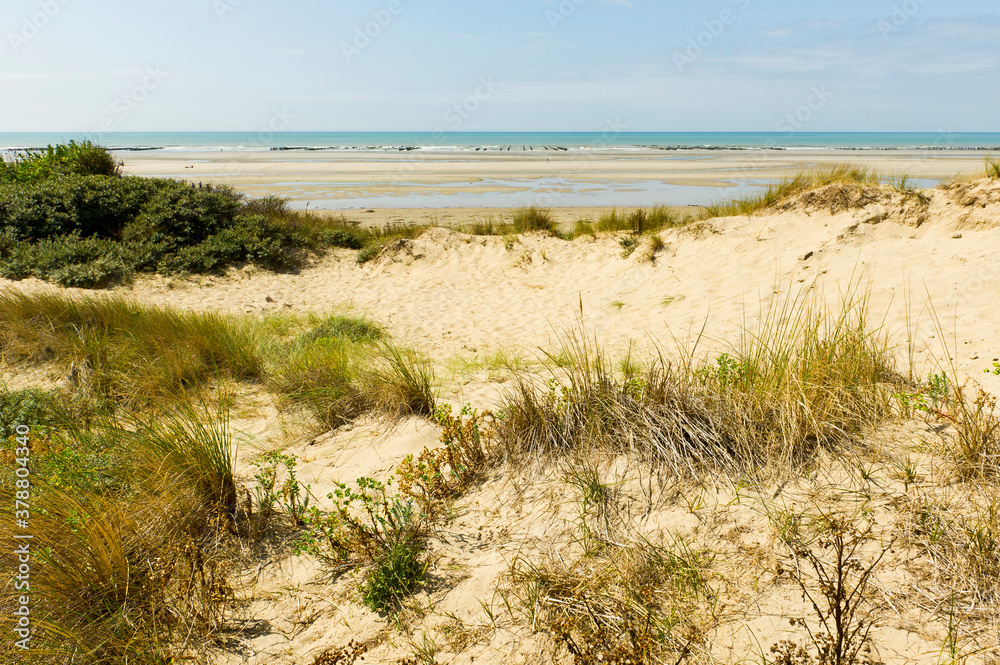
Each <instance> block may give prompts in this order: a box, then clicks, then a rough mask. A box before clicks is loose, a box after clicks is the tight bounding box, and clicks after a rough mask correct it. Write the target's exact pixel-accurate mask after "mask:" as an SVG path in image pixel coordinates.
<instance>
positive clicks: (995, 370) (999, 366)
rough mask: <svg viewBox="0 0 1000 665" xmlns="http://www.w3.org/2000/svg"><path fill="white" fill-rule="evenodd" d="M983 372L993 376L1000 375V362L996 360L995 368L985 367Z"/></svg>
mask: <svg viewBox="0 0 1000 665" xmlns="http://www.w3.org/2000/svg"><path fill="white" fill-rule="evenodd" d="M983 374H992V375H993V376H1000V362H994V363H993V369H984V370H983Z"/></svg>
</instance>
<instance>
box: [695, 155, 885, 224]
mask: <svg viewBox="0 0 1000 665" xmlns="http://www.w3.org/2000/svg"><path fill="white" fill-rule="evenodd" d="M880 182H881V178H880V177H879V175H878V174H877V173H875V172H874V171H872V170H871V169H868V168H865V167H859V166H853V165H850V164H840V165H837V166H833V167H830V168H820V169H813V170H810V171H803V172H801V173H798V174H796V175H794V176H792V177H791V178H785V179H783V180H781V181H780V182H777V183H773V184H771V185H768V186H767V188H766V189H764V190H763V191H762V192H760V193H758V194H751V195H749V196H747V197H745V198H741V199H736V200H733V201H728V202H725V203H715V204H712V205H710V206H707V207H706V208H705V211H704V213H703V216H704V217H705V218H712V217H733V216H736V215H752V214H754V213H758V212H760V211H762V210H766V209H768V208H771V207H773V206H775V205H777V204H778V203H780V202H782V201H785V200H787V199H789V198H791V197H793V196H797V195H799V194H803V193H805V192H808V191H812V190H814V189H819V188H820V187H826V186H828V185H847V186H852V187H857V186H860V187H878V186H879V184H880Z"/></svg>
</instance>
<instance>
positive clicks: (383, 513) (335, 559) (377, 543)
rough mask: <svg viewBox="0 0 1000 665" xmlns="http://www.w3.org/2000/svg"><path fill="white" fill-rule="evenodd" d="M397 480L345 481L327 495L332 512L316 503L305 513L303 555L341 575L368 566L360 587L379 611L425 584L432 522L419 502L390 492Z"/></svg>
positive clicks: (367, 602)
mask: <svg viewBox="0 0 1000 665" xmlns="http://www.w3.org/2000/svg"><path fill="white" fill-rule="evenodd" d="M392 481H393V479H392V478H390V479H389V481H388V482H386V483H381V482H379V481H377V480H374V479H372V478H359V479H358V480H357V487H358V489H357V490H352V489H351V488H350V487H348V486H347V485H346V484H344V483H341V484H340V485H339V487H338V489H337V490H335V491H334V492H331V493H330V494H328V495H327V498H328V499H329V500H330V501H332V502H333V503H334V508H333V510H332V511H330V512H323V511H320V510H319V509H318V508H316V507H315V506H313V507H311V508H309V509H308V510H307V511H306V513H305V515H304V519H303V521H304V523H305V527H306V528H305V530H304V532H303V533H302V534H301V535H300V538H299V540H298V542H297V543H296V546H295V550H296V552H297V553H300V554H301V553H308V554H312V555H314V556H316V557H317V558H319V559H320V560H321V561H323V562H324V563H326V564H327V565H328V566H330V567H332V569H333V572H334V573H335V574H337V573H341V572H344V571H346V570H349V569H351V568H355V567H358V566H366V567H367V570H366V572H365V574H364V576H363V578H362V580H361V583H360V585H359V591H360V592H361V595H362V600H363V601H364V603H365V605H366V606H368V607H369V608H370V609H372V610H373V611H376V612H383V611H388V610H390V609H392V608H394V607H397V606H398V605H399V603H400V602H401V601H402V599H403V598H405V597H406V596H407V595H408V594H409V593H411V592H412V591H413V590H414V589H415V588H416V587H418V586H419V585H420V584H422V582H423V577H424V573H425V572H426V570H427V564H426V562H424V561H423V556H422V555H423V549H424V542H425V539H426V531H427V524H426V519H425V516H424V515H423V514H422V513H420V512H419V511H415V510H414V505H413V500H412V499H407V500H403V499H402V498H401V497H400V496H399V495H391V496H390V495H389V493H388V489H389V487H390V486H391V484H392Z"/></svg>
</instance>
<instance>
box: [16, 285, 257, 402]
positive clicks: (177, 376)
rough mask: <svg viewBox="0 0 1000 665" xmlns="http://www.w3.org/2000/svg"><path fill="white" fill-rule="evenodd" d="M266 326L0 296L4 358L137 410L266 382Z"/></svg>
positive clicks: (92, 302) (97, 302) (111, 300)
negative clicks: (193, 392) (226, 386)
mask: <svg viewBox="0 0 1000 665" xmlns="http://www.w3.org/2000/svg"><path fill="white" fill-rule="evenodd" d="M267 337H268V331H267V326H266V325H265V324H263V323H260V322H256V321H253V320H251V319H237V318H234V317H229V316H226V315H223V314H216V313H190V312H180V311H175V310H169V309H163V308H159V307H151V306H146V305H142V306H140V305H139V304H138V303H137V302H135V301H133V300H131V299H128V298H122V297H118V296H100V297H80V298H74V297H69V296H66V295H64V294H56V293H34V294H26V293H21V292H17V291H14V290H7V291H3V292H0V357H2V358H3V360H4V361H5V362H8V363H9V362H53V363H56V364H58V365H61V366H62V367H63V368H64V369H65V370H66V371H67V373H68V376H69V379H70V382H71V383H72V384H74V385H75V386H77V387H78V388H79V389H81V390H83V391H90V392H92V393H95V394H100V395H102V396H104V397H106V398H108V399H110V400H112V401H114V402H118V403H123V404H138V403H145V402H149V401H150V400H154V399H156V398H158V397H162V396H177V395H180V394H183V393H184V392H185V391H187V390H190V389H192V388H195V387H197V386H199V385H203V384H205V383H206V382H208V381H210V380H212V379H214V378H216V377H228V378H233V379H246V380H256V379H260V378H261V376H262V364H261V347H262V345H263V344H264V343H265V342H266V340H267Z"/></svg>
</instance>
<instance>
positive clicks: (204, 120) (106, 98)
mask: <svg viewBox="0 0 1000 665" xmlns="http://www.w3.org/2000/svg"><path fill="white" fill-rule="evenodd" d="M0 37H2V43H0V86H2V87H0V89H2V90H3V102H2V104H0V132H3V131H11V132H14V131H67V132H69V131H73V132H76V131H85V132H95V131H101V132H110V131H260V130H265V129H270V130H286V131H592V132H601V131H607V130H609V129H613V130H614V131H619V132H620V131H791V130H794V131H812V132H823V131H927V132H945V131H949V132H989V131H1000V123H998V119H1000V114H998V113H997V109H998V108H1000V85H998V83H1000V3H997V1H996V0H968V1H963V0H950V1H947V2H945V1H944V0H837V1H836V2H819V3H817V2H803V1H802V0H798V1H794V2H793V1H790V0H711V1H708V2H674V1H672V0H669V1H668V0H452V1H451V2H445V1H444V0H374V1H369V0H351V1H350V2H348V1H347V0H323V1H321V0H289V1H288V2H280V3H279V2H274V1H273V0H271V1H270V2H268V1H265V0H170V1H169V2H135V1H134V0H4V2H3V4H2V7H0Z"/></svg>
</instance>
